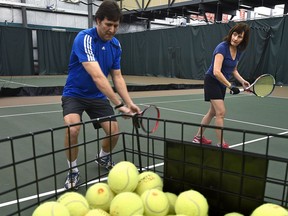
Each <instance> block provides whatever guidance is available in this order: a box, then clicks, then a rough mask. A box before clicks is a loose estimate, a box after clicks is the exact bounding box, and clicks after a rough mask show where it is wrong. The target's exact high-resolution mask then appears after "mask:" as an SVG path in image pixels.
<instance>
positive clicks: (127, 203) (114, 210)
mask: <svg viewBox="0 0 288 216" xmlns="http://www.w3.org/2000/svg"><path fill="white" fill-rule="evenodd" d="M143 213H144V207H143V203H142V200H141V198H140V196H139V195H138V194H136V193H133V192H122V193H120V194H117V195H116V196H115V197H114V199H113V200H112V202H111V205H110V215H111V216H120V215H121V216H122V215H123V216H124V215H125V216H130V215H131V216H132V215H143Z"/></svg>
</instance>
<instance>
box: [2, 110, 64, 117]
mask: <svg viewBox="0 0 288 216" xmlns="http://www.w3.org/2000/svg"><path fill="white" fill-rule="evenodd" d="M58 112H62V110H56V111H49V112H34V113H21V114H12V115H2V116H0V118H6V117H18V116H26V115H38V114H49V113H58Z"/></svg>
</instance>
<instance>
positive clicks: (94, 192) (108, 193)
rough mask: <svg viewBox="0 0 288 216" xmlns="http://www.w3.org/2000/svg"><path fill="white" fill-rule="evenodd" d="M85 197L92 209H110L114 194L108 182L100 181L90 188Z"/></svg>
mask: <svg viewBox="0 0 288 216" xmlns="http://www.w3.org/2000/svg"><path fill="white" fill-rule="evenodd" d="M85 198H86V200H87V201H88V203H89V206H90V208H91V209H96V208H100V209H103V210H104V211H108V210H109V206H110V203H111V201H112V199H113V198H114V194H113V192H112V190H111V189H110V187H109V186H108V184H106V183H103V182H99V183H96V184H94V185H92V186H90V187H89V188H88V190H87V192H86V195H85Z"/></svg>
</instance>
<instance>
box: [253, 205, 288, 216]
mask: <svg viewBox="0 0 288 216" xmlns="http://www.w3.org/2000/svg"><path fill="white" fill-rule="evenodd" d="M260 215H261V216H272V215H273V216H274V215H275V216H288V211H287V210H286V209H285V208H283V207H282V206H280V205H276V204H273V203H266V204H263V205H260V206H259V207H257V208H256V209H255V210H254V211H253V212H252V214H251V216H260Z"/></svg>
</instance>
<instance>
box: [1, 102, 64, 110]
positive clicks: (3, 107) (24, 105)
mask: <svg viewBox="0 0 288 216" xmlns="http://www.w3.org/2000/svg"><path fill="white" fill-rule="evenodd" d="M56 104H61V102H59V103H41V104H21V105H16V106H15V105H14V106H2V107H0V109H5V108H18V107H29V106H46V105H56Z"/></svg>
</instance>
